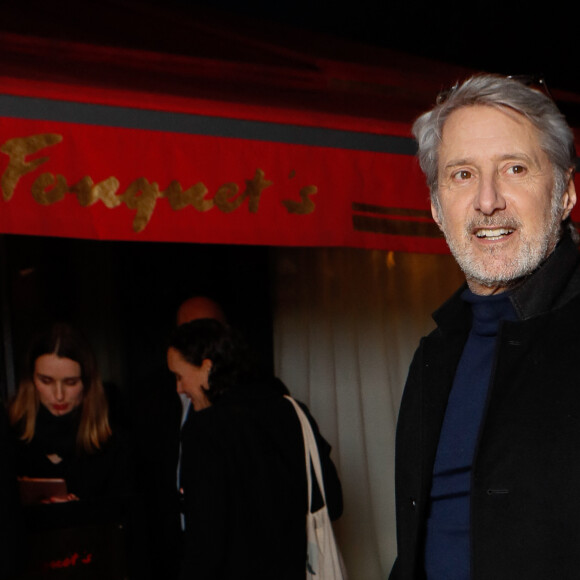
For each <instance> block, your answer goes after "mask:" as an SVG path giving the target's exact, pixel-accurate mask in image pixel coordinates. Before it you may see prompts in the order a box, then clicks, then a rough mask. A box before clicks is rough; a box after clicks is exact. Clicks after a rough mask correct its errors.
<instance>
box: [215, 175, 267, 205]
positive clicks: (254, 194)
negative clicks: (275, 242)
mask: <svg viewBox="0 0 580 580" xmlns="http://www.w3.org/2000/svg"><path fill="white" fill-rule="evenodd" d="M264 177H265V173H264V172H263V171H262V170H261V169H256V173H254V177H253V179H246V189H245V190H244V193H242V194H240V195H238V192H239V190H240V188H239V187H238V186H237V185H236V184H235V183H226V184H225V185H222V186H221V187H220V188H219V189H218V190H217V192H216V194H215V196H214V198H213V199H214V203H215V205H216V206H217V207H218V209H220V210H221V211H223V212H224V213H230V212H231V211H234V210H235V209H238V207H240V205H242V203H243V202H244V200H245V199H246V198H249V199H248V210H249V211H250V213H256V212H257V211H258V206H259V205H260V197H261V196H262V191H264V189H266V188H267V187H270V186H271V185H272V182H271V181H268V180H267V179H264Z"/></svg>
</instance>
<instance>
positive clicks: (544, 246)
mask: <svg viewBox="0 0 580 580" xmlns="http://www.w3.org/2000/svg"><path fill="white" fill-rule="evenodd" d="M559 202H560V198H559V196H553V198H552V204H551V211H550V216H549V220H548V221H547V222H546V227H545V229H544V230H543V232H542V235H541V236H539V237H538V238H536V239H530V238H529V237H528V236H526V235H525V231H523V230H522V229H521V227H522V224H521V222H520V221H519V220H517V219H515V218H513V217H508V216H505V215H504V216H502V215H497V216H480V217H474V218H473V219H472V220H470V222H469V223H467V224H466V227H465V230H464V237H463V238H462V239H459V240H458V239H453V238H450V236H448V234H447V232H446V228H445V223H444V222H443V224H442V229H443V233H444V234H445V239H446V241H447V245H448V246H449V249H450V250H451V253H452V254H453V256H454V258H455V260H456V261H457V263H458V264H459V267H460V268H461V269H462V270H463V273H464V274H465V277H466V279H467V280H468V282H469V281H473V282H475V283H477V284H479V285H481V286H485V287H488V288H494V287H498V286H499V287H503V288H506V287H509V286H511V285H513V284H514V283H516V282H517V281H518V280H520V279H521V278H523V277H525V276H527V275H529V274H531V273H532V272H533V271H535V270H536V268H537V267H538V266H539V265H540V264H541V263H542V262H543V261H544V259H545V258H546V257H547V256H548V255H549V254H550V253H551V252H552V250H553V249H554V247H555V245H556V243H557V241H558V239H559V238H560V233H561V208H560V203H559ZM499 227H501V228H507V229H512V230H517V231H518V232H519V236H520V239H519V248H518V249H517V252H516V253H515V254H514V255H512V256H502V252H503V251H504V250H503V248H502V247H498V246H494V245H490V246H489V247H487V248H483V249H480V250H479V251H478V252H477V253H475V252H474V251H473V246H472V242H471V238H472V235H473V232H474V231H475V229H476V228H489V229H496V228H499Z"/></svg>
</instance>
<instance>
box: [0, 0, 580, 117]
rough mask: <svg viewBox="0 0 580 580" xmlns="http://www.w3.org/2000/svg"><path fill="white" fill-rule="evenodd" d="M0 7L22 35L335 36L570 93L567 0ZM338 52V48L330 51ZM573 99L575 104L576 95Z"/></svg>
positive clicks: (212, 50) (167, 41)
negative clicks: (538, 0) (529, 78)
mask: <svg viewBox="0 0 580 580" xmlns="http://www.w3.org/2000/svg"><path fill="white" fill-rule="evenodd" d="M3 4H6V5H5V6H2V19H1V20H0V31H6V32H12V33H17V34H23V35H31V36H40V37H45V38H51V39H59V40H70V41H74V42H83V43H87V44H99V45H112V46H117V47H122V48H135V49H148V50H151V51H155V52H159V53H170V54H174V55H185V56H195V57H202V58H223V56H224V55H223V54H221V53H220V50H221V43H220V40H219V39H220V36H219V34H218V35H216V36H215V41H214V40H213V37H212V36H211V30H212V28H213V29H214V31H216V30H219V29H220V28H224V27H228V29H229V30H233V31H236V30H239V33H240V35H242V36H245V37H246V38H247V37H251V38H254V39H256V40H265V41H267V42H270V43H280V44H281V45H282V46H286V47H288V46H292V44H293V45H294V46H297V45H298V46H300V45H303V46H304V47H306V48H305V50H308V46H309V43H313V42H316V41H318V44H319V46H322V45H324V43H325V42H326V40H325V39H332V38H333V37H335V38H338V39H343V40H347V41H354V42H356V43H358V44H360V45H364V46H366V47H367V48H368V47H381V48H388V49H393V50H396V51H400V52H403V53H407V54H409V55H415V56H420V57H427V58H429V59H433V60H435V61H441V62H444V63H449V64H453V65H459V66H462V67H466V68H468V69H471V70H486V71H489V72H498V73H503V74H529V73H533V74H538V73H539V74H541V75H543V76H544V77H545V78H546V81H547V83H548V85H549V86H550V87H551V88H552V89H560V90H562V91H569V92H571V93H576V95H580V74H579V66H578V56H577V50H576V46H575V45H576V44H577V42H578V41H577V36H578V35H577V32H576V30H577V28H578V15H577V14H576V12H578V11H577V10H576V11H574V10H571V9H570V8H569V7H571V6H573V5H574V4H573V3H570V2H569V1H566V2H565V4H566V5H567V6H568V8H566V7H565V6H564V2H562V0H552V1H551V2H550V5H549V8H550V9H549V10H547V9H546V8H545V7H544V8H542V6H539V5H537V4H534V6H532V3H530V2H521V1H520V2H518V1H512V2H509V3H507V2H505V1H498V0H487V1H486V2H481V1H473V0H472V1H464V2H462V3H459V2H449V1H448V2H445V3H441V2H430V3H426V2H419V1H417V0H415V1H409V0H396V1H390V2H389V1H388V0H382V1H381V2H379V1H378V0H356V1H355V2H348V3H345V4H342V5H340V4H339V3H338V2H333V3H328V2H318V3H315V2H313V1H312V0H311V1H310V2H306V1H305V0H295V1H292V2H290V1H289V0H277V1H276V0H275V1H268V2H266V1H265V0H262V1H260V0H256V1H253V2H241V1H240V0H238V1H235V0H205V1H203V0H197V1H194V2H191V1H188V0H84V1H83V2H78V1H76V2H75V1H71V0H51V1H50V2H47V1H46V0H28V1H27V2H26V3H25V4H24V3H17V2H11V3H9V4H7V3H6V2H3ZM341 6H342V7H341ZM202 23H203V27H204V28H203V29H202V28H201V24H202ZM196 25H199V27H197V28H196ZM221 38H222V40H223V34H222V36H221ZM327 45H328V49H327V50H328V52H330V51H331V50H333V49H334V45H333V44H332V43H331V42H327ZM366 54H369V53H368V51H367V53H366ZM229 57H230V58H231V54H230V55H229ZM345 57H346V58H347V59H348V54H346V55H345V54H340V55H337V56H336V58H340V59H343V60H344V59H345ZM239 58H242V55H240V56H239ZM359 63H360V60H359ZM573 100H576V105H575V107H576V108H578V107H580V96H578V97H576V96H575V97H573ZM574 113H575V115H574V116H577V113H576V111H575V112H574Z"/></svg>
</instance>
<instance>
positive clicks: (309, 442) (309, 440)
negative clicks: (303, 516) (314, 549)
mask: <svg viewBox="0 0 580 580" xmlns="http://www.w3.org/2000/svg"><path fill="white" fill-rule="evenodd" d="M284 398H286V399H288V400H289V401H290V402H291V403H292V405H293V406H294V410H295V411H296V414H297V415H298V419H299V420H300V425H301V427H302V438H303V439H304V457H305V460H306V481H307V483H308V511H309V512H310V513H312V476H311V467H310V465H311V462H312V467H313V468H314V475H315V476H316V480H317V483H318V487H319V489H320V493H321V495H322V500H323V502H324V505H326V493H325V492H324V479H323V477H322V466H321V464H320V454H319V453H318V445H317V444H316V438H315V437H314V432H313V431H312V426H311V425H310V421H309V420H308V417H307V416H306V413H304V411H303V410H302V408H301V407H300V405H299V404H298V403H297V402H296V401H295V400H294V399H293V398H292V397H290V396H288V395H284Z"/></svg>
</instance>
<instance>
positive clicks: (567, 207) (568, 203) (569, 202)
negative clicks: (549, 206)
mask: <svg viewBox="0 0 580 580" xmlns="http://www.w3.org/2000/svg"><path fill="white" fill-rule="evenodd" d="M575 205H576V186H575V185H574V172H573V171H571V172H570V175H569V177H568V185H567V187H566V191H564V195H563V196H562V221H563V220H565V219H566V218H567V217H568V216H569V215H570V212H571V211H572V209H573V208H574V206H575Z"/></svg>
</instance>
